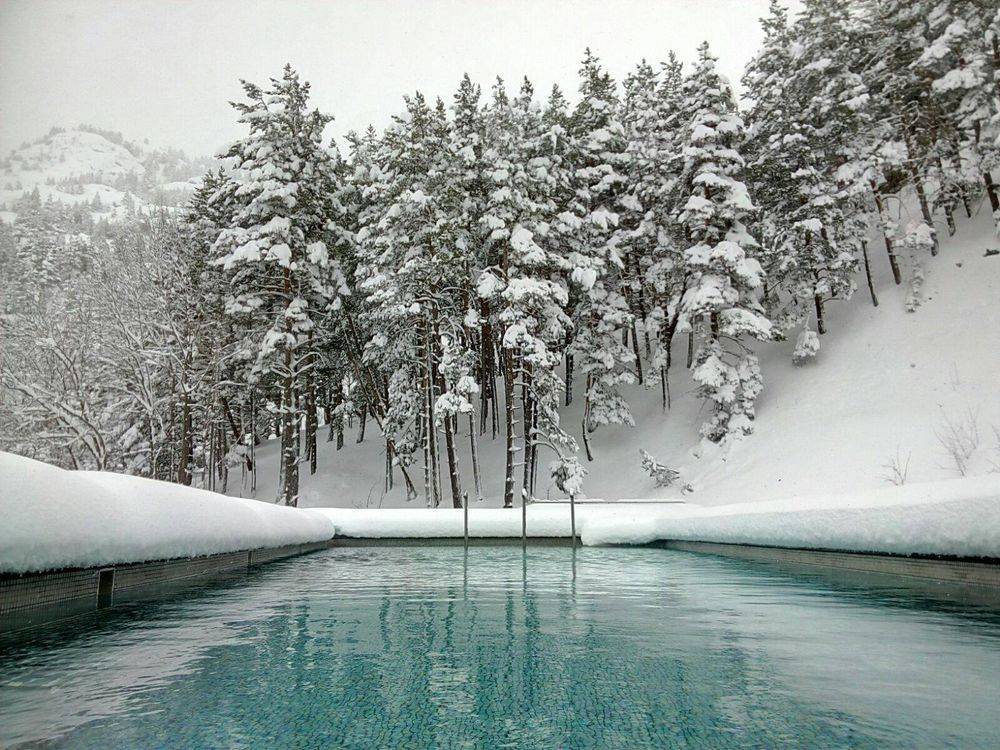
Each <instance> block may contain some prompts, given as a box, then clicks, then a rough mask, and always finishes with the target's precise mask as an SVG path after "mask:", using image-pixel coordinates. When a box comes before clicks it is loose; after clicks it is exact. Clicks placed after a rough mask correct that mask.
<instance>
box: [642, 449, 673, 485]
mask: <svg viewBox="0 0 1000 750" xmlns="http://www.w3.org/2000/svg"><path fill="white" fill-rule="evenodd" d="M639 458H640V459H641V461H642V470H643V471H645V472H646V473H647V474H649V476H650V477H652V478H653V481H654V482H656V486H657V487H669V486H670V485H672V484H673V483H674V482H675V481H677V478H678V477H679V476H680V472H678V471H675V470H674V469H671V468H669V467H667V466H664V465H663V464H661V463H660V462H659V461H657V460H656V459H655V458H653V456H652V455H651V454H650V453H649V452H648V451H645V450H643V449H642V448H640V449H639Z"/></svg>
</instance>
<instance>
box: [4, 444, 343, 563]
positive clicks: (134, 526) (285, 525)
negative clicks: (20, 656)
mask: <svg viewBox="0 0 1000 750" xmlns="http://www.w3.org/2000/svg"><path fill="white" fill-rule="evenodd" d="M335 531H336V529H335V527H334V525H333V523H332V522H331V521H330V519H329V518H327V517H326V516H324V515H323V514H322V513H319V512H316V511H313V510H304V509H298V508H286V507H283V506H276V505H271V504H269V503H264V502H259V501H256V500H246V499H240V498H232V497H226V496H224V495H219V494H217V493H214V492H208V491H205V490H198V489H194V488H191V487H183V486H180V485H175V484H170V483H167V482H158V481H155V480H151V479H143V478H141V477H131V476H124V475H121V474H110V473H104V472H76V471H66V470H63V469H60V468H57V467H55V466H51V465H49V464H45V463H41V462H39V461H33V460H31V459H28V458H23V457H21V456H15V455H12V454H9V453H2V452H0V573H27V572H37V571H44V570H56V569H61V568H87V567H94V566H102V565H114V564H118V563H133V562H143V561H148V560H165V559H172V558H180V557H196V556H202V555H213V554H219V553H224V552H235V551H239V550H250V549H259V548H265V547H281V546H284V545H291V544H306V543H312V542H321V541H325V540H327V539H330V538H331V537H332V536H334V533H335Z"/></svg>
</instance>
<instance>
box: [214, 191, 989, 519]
mask: <svg viewBox="0 0 1000 750" xmlns="http://www.w3.org/2000/svg"><path fill="white" fill-rule="evenodd" d="M987 208H988V207H984V208H982V209H980V211H979V215H978V216H977V217H976V218H975V219H973V220H964V219H963V220H961V221H960V223H959V229H958V234H957V235H956V236H955V237H953V238H948V237H947V233H946V230H945V228H944V227H940V228H939V232H940V233H941V235H942V243H941V252H940V254H939V255H938V256H937V257H936V258H929V257H928V258H926V259H925V260H924V268H925V271H926V280H925V283H924V287H923V289H924V298H925V300H924V303H923V305H922V306H921V307H920V308H919V309H917V310H916V312H913V313H908V312H906V310H905V307H904V302H905V298H906V294H907V286H906V283H905V281H904V284H903V285H902V286H898V287H897V286H895V285H894V284H893V283H892V277H891V275H890V274H889V269H888V261H887V259H886V255H885V251H884V249H883V246H882V243H881V239H880V238H878V237H875V238H873V241H872V244H871V248H870V254H871V261H872V266H873V270H874V271H875V276H876V285H877V293H878V298H879V302H880V304H879V306H878V307H877V308H876V307H873V306H872V304H871V302H870V300H869V296H868V290H867V288H865V287H864V281H863V277H862V278H861V279H859V282H860V283H861V285H862V286H861V288H859V289H858V291H857V293H856V295H855V298H854V299H853V300H852V301H851V302H849V303H846V304H845V303H831V304H829V305H828V326H829V332H828V333H827V334H826V335H825V336H823V337H821V339H822V349H821V350H820V353H819V355H818V357H817V358H816V359H815V360H814V361H812V362H809V363H808V364H805V365H804V366H801V367H796V366H794V365H793V364H792V362H791V352H792V349H793V348H794V336H792V339H793V340H792V341H788V342H780V343H773V344H767V345H764V346H762V347H761V349H760V354H761V367H762V370H763V373H764V383H765V385H764V391H763V393H762V394H761V396H760V399H759V401H758V407H757V420H756V424H755V432H754V434H753V435H751V436H750V437H749V438H747V439H746V440H744V441H742V442H741V443H738V444H736V445H735V446H733V447H732V448H731V449H729V450H727V451H726V452H722V451H720V450H718V449H717V448H715V447H714V446H710V447H704V448H701V449H699V447H698V427H699V425H700V424H701V422H702V421H704V418H705V415H704V413H703V412H702V411H701V410H702V408H703V407H702V403H701V401H700V400H699V399H697V398H696V397H695V394H694V385H693V383H692V381H691V379H690V376H689V374H688V373H687V372H686V371H685V370H684V368H683V365H681V366H675V368H674V369H673V370H672V372H671V389H672V396H673V399H672V401H673V403H672V408H671V409H670V411H669V412H667V413H663V412H662V411H661V408H660V397H659V392H658V384H653V387H651V388H650V389H648V390H647V389H642V388H638V387H637V388H635V389H634V390H633V392H632V393H631V397H630V403H631V404H632V410H633V414H634V415H635V419H636V423H637V426H636V427H635V428H627V427H601V428H600V429H599V430H597V432H596V433H594V434H593V436H592V438H591V440H592V444H593V447H594V454H595V459H594V461H593V462H591V463H588V464H587V469H588V470H589V472H590V473H589V476H588V477H587V479H586V480H585V482H584V489H585V491H586V493H587V495H589V496H590V497H595V498H606V499H620V498H630V497H631V498H635V497H645V498H681V497H683V499H684V500H686V501H687V502H688V503H689V504H695V505H731V504H735V503H743V502H751V501H761V500H775V499H780V498H796V501H802V502H805V501H806V500H807V499H808V498H810V497H813V496H820V497H824V496H827V497H828V496H830V495H841V494H858V493H865V492H870V491H875V490H880V489H884V488H886V487H891V486H892V481H893V477H894V471H893V468H892V464H893V463H894V462H895V463H897V465H898V467H899V469H900V471H901V472H905V474H906V476H905V482H906V485H907V486H909V485H912V484H916V483H924V482H937V481H941V480H946V479H955V478H958V477H960V476H962V475H961V472H960V470H959V468H958V466H957V465H956V463H955V461H954V459H953V458H952V456H951V455H950V454H949V452H948V450H947V448H946V446H945V443H947V442H949V440H951V433H952V432H953V431H956V432H958V433H968V434H970V435H973V436H974V440H973V442H974V443H975V447H973V448H972V450H971V453H970V455H969V456H968V458H967V459H966V461H965V462H966V467H965V473H966V475H968V476H975V475H979V474H984V473H989V472H993V471H997V470H998V469H1000V304H997V300H1000V256H996V255H994V256H990V257H985V255H984V253H985V250H986V249H987V248H996V247H1000V241H998V240H997V238H996V237H995V236H994V235H993V234H992V229H991V222H990V217H989V215H988V210H987ZM908 219H909V217H907V216H906V215H904V216H902V217H900V220H901V223H902V224H904V225H905V223H906V222H907V221H908ZM901 262H902V263H903V264H904V272H905V271H906V270H907V263H908V259H907V258H906V256H905V254H904V255H903V256H902V257H901ZM678 338H680V337H678ZM685 346H686V342H685V341H682V340H679V341H677V342H676V350H675V352H674V354H675V357H674V361H675V362H680V363H683V357H684V349H685ZM580 390H581V388H580V387H579V384H578V387H577V388H576V391H577V393H579V392H580ZM581 407H582V404H580V403H579V400H578V401H577V402H576V403H574V404H573V405H572V406H571V407H570V408H568V409H566V410H565V411H564V414H563V420H564V423H565V424H567V425H570V426H571V429H573V431H574V432H575V433H576V434H577V437H579V425H580V419H581V412H580V409H581ZM323 437H325V436H321V440H322V439H323ZM345 437H346V442H345V446H344V448H343V450H341V451H339V452H338V451H336V450H335V449H334V444H333V443H327V442H321V443H320V446H319V450H320V465H319V471H318V472H317V474H316V475H315V476H309V474H308V471H305V469H306V467H303V469H304V471H303V476H302V499H301V504H302V505H303V506H310V507H327V506H328V507H345V508H351V507H383V508H393V507H397V508H398V507H413V506H414V505H417V504H420V503H421V502H422V501H421V500H418V501H415V503H412V504H409V505H408V504H407V502H406V500H405V497H404V494H403V490H402V481H400V480H399V477H398V474H397V483H396V487H395V489H394V490H392V491H391V492H389V493H387V494H383V492H382V484H383V471H384V465H385V454H384V444H383V443H380V442H379V440H378V431H377V428H376V427H375V426H374V425H373V424H369V425H368V435H367V437H366V439H365V442H364V443H362V444H361V445H357V444H356V443H355V441H354V438H355V436H354V435H353V434H351V433H348V434H347V435H346V436H345ZM460 448H461V449H462V451H461V456H462V470H463V475H462V485H463V488H465V489H469V490H470V494H473V493H472V476H471V471H470V468H469V467H470V462H469V460H468V437H467V436H465V435H463V437H462V439H461V441H460ZM479 448H480V461H481V466H482V475H483V477H485V478H486V479H485V482H486V484H485V487H484V494H485V495H486V499H485V500H484V501H483V502H482V503H474V507H497V506H499V504H500V495H501V491H502V482H503V459H504V455H503V442H502V435H500V436H498V438H497V439H496V440H491V439H490V438H489V436H484V437H481V438H480V442H479ZM640 448H644V449H646V450H648V451H649V452H650V453H652V454H653V455H654V456H655V457H656V458H657V459H658V460H659V461H660V462H661V463H664V464H666V465H668V466H671V467H673V468H676V469H678V470H679V471H680V473H681V479H680V481H679V482H678V485H677V486H676V487H672V488H665V489H660V488H657V487H656V486H655V485H654V483H653V481H652V480H651V479H650V478H649V477H648V476H646V475H645V474H643V473H642V471H641V470H640V465H639V449H640ZM276 457H277V446H276V445H275V444H274V441H272V442H271V443H269V444H267V445H264V446H261V447H260V448H258V451H257V458H258V465H259V467H260V472H259V474H258V481H257V487H258V491H257V496H258V497H260V498H262V499H273V498H274V497H275V495H276V493H277V480H276V470H277V462H276ZM546 463H547V461H546ZM419 474H420V471H419V469H418V468H415V469H414V470H413V474H412V477H413V481H414V482H415V483H418V485H419V481H420V476H419ZM539 479H540V482H539V485H538V487H539V488H538V489H537V490H536V494H537V495H539V496H540V497H541V498H543V499H544V498H546V497H548V496H551V497H556V496H558V493H557V492H556V491H555V490H554V488H552V487H551V485H550V484H549V482H548V479H547V477H542V476H540V477H539ZM895 481H902V479H901V478H896V480H895ZM686 483H690V484H691V486H692V487H693V489H694V492H692V493H690V494H685V495H682V494H681V491H680V486H682V485H684V484H686ZM445 486H446V487H447V482H445ZM229 492H230V494H233V495H240V494H249V493H248V492H247V490H246V485H245V483H244V484H243V485H241V483H240V480H239V477H238V476H237V477H236V478H235V479H234V480H232V481H231V484H230V487H229ZM445 499H446V502H450V497H447V496H446V498H445Z"/></svg>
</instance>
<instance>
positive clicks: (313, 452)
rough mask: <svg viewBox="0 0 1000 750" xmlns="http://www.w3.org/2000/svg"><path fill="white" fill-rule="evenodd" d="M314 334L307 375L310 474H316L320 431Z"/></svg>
mask: <svg viewBox="0 0 1000 750" xmlns="http://www.w3.org/2000/svg"><path fill="white" fill-rule="evenodd" d="M312 341H313V337H312V332H311V331H310V333H309V372H308V373H307V374H306V455H307V456H308V457H309V473H310V474H315V473H316V468H317V464H318V461H319V455H318V454H319V451H318V450H317V446H316V432H317V431H318V430H319V424H318V419H317V415H316V412H317V409H318V406H317V404H316V352H315V351H314V350H313V346H312Z"/></svg>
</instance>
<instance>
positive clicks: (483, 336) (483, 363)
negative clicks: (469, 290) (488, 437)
mask: <svg viewBox="0 0 1000 750" xmlns="http://www.w3.org/2000/svg"><path fill="white" fill-rule="evenodd" d="M479 320H480V324H479V383H480V385H481V386H482V387H481V389H480V391H479V434H480V435H484V434H486V420H487V419H489V416H490V404H489V401H490V399H491V398H495V397H496V386H495V385H494V386H493V388H492V390H491V388H490V386H489V384H490V383H493V382H495V376H494V370H495V365H494V358H493V354H494V349H493V327H492V325H491V324H490V306H489V302H487V301H486V300H480V302H479ZM494 437H496V435H494Z"/></svg>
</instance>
